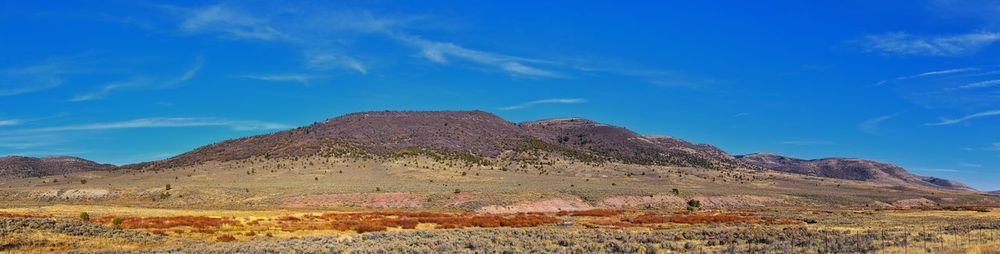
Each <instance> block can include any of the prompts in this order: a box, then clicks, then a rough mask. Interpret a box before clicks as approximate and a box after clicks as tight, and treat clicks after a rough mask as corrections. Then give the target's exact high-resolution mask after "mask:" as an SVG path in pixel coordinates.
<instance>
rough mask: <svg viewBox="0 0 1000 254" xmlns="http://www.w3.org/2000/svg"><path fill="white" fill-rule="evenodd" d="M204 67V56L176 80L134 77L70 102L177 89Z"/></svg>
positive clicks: (107, 85)
mask: <svg viewBox="0 0 1000 254" xmlns="http://www.w3.org/2000/svg"><path fill="white" fill-rule="evenodd" d="M204 65H205V58H204V57H202V56H198V57H197V58H195V62H194V64H192V65H191V67H189V68H188V69H187V70H185V71H184V72H182V73H181V74H180V75H179V76H177V77H176V78H173V79H161V80H159V81H158V80H154V79H150V78H145V77H133V78H131V79H129V80H124V81H116V82H111V83H108V84H105V85H103V86H101V88H100V89H98V90H96V91H91V92H88V93H82V94H77V95H76V96H73V98H70V99H69V101H71V102H83V101H92V100H100V99H104V98H107V97H108V95H110V94H111V93H112V92H115V91H119V90H129V89H133V90H142V89H168V88H175V87H177V86H179V85H181V84H183V83H184V82H186V81H188V80H191V79H192V78H194V77H195V76H196V75H198V72H200V71H201V68H202V66H204Z"/></svg>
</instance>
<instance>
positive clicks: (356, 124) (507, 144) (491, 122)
mask: <svg viewBox="0 0 1000 254" xmlns="http://www.w3.org/2000/svg"><path fill="white" fill-rule="evenodd" d="M414 154H425V155H428V154H429V155H433V156H436V157H448V158H452V159H461V160H466V161H472V162H489V161H503V160H518V159H524V158H525V157H530V156H536V157H537V156H540V154H543V155H541V156H550V155H551V156H556V157H560V158H565V159H569V160H576V161H582V162H587V163H604V162H620V163H626V164H639V165H666V166H686V167H700V168H714V169H725V168H750V169H768V170H775V171H782V172H788V173H795V174H802V175H808V176H817V177H828V178H838V179H847V180H858V181H868V182H875V183H884V184H891V185H917V186H923V187H937V188H948V189H962V190H965V189H969V188H968V187H967V186H965V185H963V184H961V183H959V182H955V181H950V180H946V179H940V178H934V177H924V176H917V175H914V174H911V173H909V172H907V171H906V170H904V169H903V168H900V167H898V166H895V165H891V164H886V163H881V162H876V161H870V160H861V159H845V158H827V159H817V160H802V159H796V158H790V157H784V156H780V155H775V154H764V153H760V154H750V155H745V156H738V157H734V156H732V155H729V154H727V153H726V152H724V151H722V150H719V149H718V148H715V147H713V146H711V145H703V144H692V143H689V142H686V141H683V140H680V139H675V138H670V137H663V136H644V135H640V134H638V133H635V132H633V131H631V130H628V129H626V128H622V127H617V126H611V125H607V124H602V123H597V122H594V121H590V120H587V119H582V118H561V119H547V120H539V121H531V122H524V123H512V122H509V121H507V120H504V119H502V118H500V117H498V116H496V115H493V114H490V113H487V112H483V111H433V112H414V111H379V112H361V113H352V114H347V115H343V116H340V117H336V118H332V119H328V120H326V121H323V122H317V123H314V124H312V125H309V126H304V127H299V128H295V129H291V130H286V131H281V132H276V133H272V134H265V135H258V136H251V137H245V138H239V139H233V140H227V141H223V142H219V143H215V144H211V145H207V146H203V147H200V148H197V149H195V150H193V151H190V152H187V153H184V154H181V155H178V156H175V157H173V158H169V159H166V160H161V161H154V162H146V163H140V164H135V165H128V166H125V168H127V169H164V168H172V167H182V166H191V165H196V164H200V163H204V162H208V161H232V160H241V159H248V158H268V159H270V158H298V157H308V156H350V157H360V158H386V157H392V156H405V155H414ZM536 159H537V158H536Z"/></svg>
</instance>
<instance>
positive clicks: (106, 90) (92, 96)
mask: <svg viewBox="0 0 1000 254" xmlns="http://www.w3.org/2000/svg"><path fill="white" fill-rule="evenodd" d="M148 84H149V80H148V79H145V78H142V77H136V78H133V79H131V80H126V81H118V82H112V83H108V84H105V85H103V86H101V89H99V90H97V91H93V92H89V93H84V94H78V95H76V96H73V98H70V99H69V101H71V102H82V101H91V100H100V99H104V98H106V97H108V95H109V94H111V92H114V91H115V90H120V89H126V88H134V87H142V86H147V85H148Z"/></svg>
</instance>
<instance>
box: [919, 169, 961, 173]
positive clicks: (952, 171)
mask: <svg viewBox="0 0 1000 254" xmlns="http://www.w3.org/2000/svg"><path fill="white" fill-rule="evenodd" d="M912 169H913V170H916V171H920V172H943V173H964V172H965V171H962V170H957V169H953V168H912Z"/></svg>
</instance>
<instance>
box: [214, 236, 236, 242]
mask: <svg viewBox="0 0 1000 254" xmlns="http://www.w3.org/2000/svg"><path fill="white" fill-rule="evenodd" d="M215 240H217V241H220V242H232V241H236V237H233V236H231V235H220V236H219V237H217V238H215Z"/></svg>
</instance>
